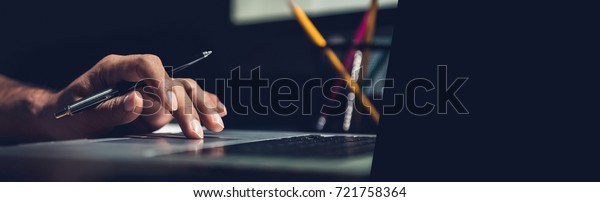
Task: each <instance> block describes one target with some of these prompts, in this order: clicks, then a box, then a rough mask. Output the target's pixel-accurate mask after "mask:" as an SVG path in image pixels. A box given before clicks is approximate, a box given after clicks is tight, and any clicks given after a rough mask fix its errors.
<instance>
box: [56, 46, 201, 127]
mask: <svg viewBox="0 0 600 202" xmlns="http://www.w3.org/2000/svg"><path fill="white" fill-rule="evenodd" d="M211 53H212V51H204V52H202V57H200V58H198V59H196V60H194V61H191V62H189V63H187V64H184V65H181V66H179V67H176V68H174V69H173V70H172V71H171V73H170V74H169V75H170V76H173V74H174V73H175V72H178V71H181V70H183V69H185V68H187V67H189V66H190V65H193V64H194V63H196V62H198V61H200V60H202V59H204V58H206V57H208V56H209V55H210V54H211ZM138 86H143V84H141V85H138V84H137V82H121V83H119V84H117V86H116V87H114V88H109V89H106V90H103V91H102V92H100V93H97V94H94V95H92V96H89V97H86V98H83V99H81V100H79V101H77V102H75V103H73V104H70V105H67V106H66V107H65V108H63V110H61V111H59V112H56V113H55V114H54V118H56V119H60V118H62V117H65V116H72V115H74V114H76V113H78V112H81V111H83V110H85V109H88V108H90V107H94V106H96V105H98V104H100V103H102V102H104V101H107V100H110V99H111V98H114V97H117V96H120V95H123V94H125V93H127V92H130V91H132V90H134V89H135V88H137V87H138Z"/></svg>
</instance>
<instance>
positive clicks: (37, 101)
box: [0, 75, 53, 140]
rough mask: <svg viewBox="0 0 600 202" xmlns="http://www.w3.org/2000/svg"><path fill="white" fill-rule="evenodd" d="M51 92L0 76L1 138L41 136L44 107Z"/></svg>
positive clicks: (24, 138)
mask: <svg viewBox="0 0 600 202" xmlns="http://www.w3.org/2000/svg"><path fill="white" fill-rule="evenodd" d="M52 94H53V93H52V92H51V91H49V90H47V89H42V88H37V87H32V86H28V85H25V84H22V83H19V82H17V81H15V80H12V79H10V78H8V77H5V76H3V75H0V98H1V99H0V139H9V140H21V139H23V140H27V139H40V138H41V137H42V136H43V135H44V134H43V133H44V131H43V130H42V129H41V128H42V127H41V125H42V123H41V122H42V120H43V118H42V117H40V114H41V113H42V110H43V109H44V107H45V106H46V105H47V104H48V102H50V100H51V97H52V96H51V95H52Z"/></svg>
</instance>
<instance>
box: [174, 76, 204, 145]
mask: <svg viewBox="0 0 600 202" xmlns="http://www.w3.org/2000/svg"><path fill="white" fill-rule="evenodd" d="M173 82H174V84H178V83H179V82H178V81H173ZM171 90H172V91H173V93H174V95H175V96H174V97H172V98H171V99H173V102H177V105H178V107H177V110H175V111H174V112H173V116H174V117H175V119H177V122H178V123H179V127H181V130H182V131H183V134H184V135H185V136H186V137H188V138H192V139H201V138H204V131H203V130H202V125H201V124H200V116H199V115H198V112H197V111H196V109H195V108H194V105H193V104H192V100H191V99H190V97H189V96H188V95H187V93H186V92H185V89H184V88H183V87H182V84H180V83H179V85H174V86H173V87H172V88H171Z"/></svg>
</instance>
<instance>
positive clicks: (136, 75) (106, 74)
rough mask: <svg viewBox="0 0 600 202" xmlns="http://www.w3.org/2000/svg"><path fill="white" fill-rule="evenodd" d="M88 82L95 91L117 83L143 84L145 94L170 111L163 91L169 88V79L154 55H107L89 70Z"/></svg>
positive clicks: (165, 93)
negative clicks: (151, 96) (152, 96)
mask: <svg viewBox="0 0 600 202" xmlns="http://www.w3.org/2000/svg"><path fill="white" fill-rule="evenodd" d="M90 71H91V73H90V74H89V75H90V79H89V80H90V82H91V84H92V86H95V87H96V88H98V89H96V90H101V89H105V88H108V87H112V86H115V85H117V84H118V83H119V82H122V81H128V82H143V83H145V84H146V87H144V88H145V89H146V88H147V89H146V90H144V93H145V94H152V95H155V96H156V98H154V99H157V100H159V103H161V104H163V106H164V107H165V108H167V109H171V108H172V106H170V105H169V104H170V103H169V102H164V101H165V100H167V92H166V91H165V89H169V88H170V84H171V82H170V80H171V79H170V77H169V75H168V74H167V72H166V71H165V68H164V67H163V64H162V62H161V60H160V58H158V57H157V56H155V55H150V54H144V55H129V56H119V55H109V56H106V57H105V58H104V59H102V60H101V61H100V62H98V64H97V65H96V66H95V67H94V68H93V69H92V70H90ZM100 88H101V89H100Z"/></svg>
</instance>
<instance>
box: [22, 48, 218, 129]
mask: <svg viewBox="0 0 600 202" xmlns="http://www.w3.org/2000/svg"><path fill="white" fill-rule="evenodd" d="M122 81H128V82H144V83H145V84H146V86H145V87H143V88H138V89H137V90H136V91H133V92H128V93H126V94H125V95H122V96H120V97H115V98H113V99H111V100H108V101H106V102H104V103H101V104H100V105H98V106H96V107H95V108H93V109H88V110H84V111H82V112H80V113H78V114H76V115H74V116H67V117H63V118H61V119H55V118H54V116H53V114H54V113H55V112H57V111H60V110H61V109H62V108H63V107H64V106H66V105H68V104H71V103H73V102H75V101H77V100H79V99H81V98H84V97H87V96H90V95H93V94H95V93H97V92H99V91H101V90H105V89H107V88H111V87H114V86H115V85H117V83H119V82H122ZM41 97H42V98H41V99H38V100H35V99H34V100H30V101H31V102H33V104H30V105H31V106H32V107H33V108H34V109H32V110H31V112H32V114H33V115H32V117H33V119H34V120H35V123H36V124H34V125H35V127H36V129H37V130H35V131H36V133H38V134H41V135H46V136H47V137H46V138H50V139H70V138H83V137H95V136H100V135H103V134H107V133H108V132H111V131H114V130H118V131H127V132H134V133H143V132H151V131H154V130H156V129H158V128H160V127H162V126H164V125H165V124H167V123H169V122H170V121H171V120H172V119H173V118H175V119H177V122H178V123H179V125H180V127H181V129H182V131H183V134H184V135H185V136H186V137H188V138H193V139H198V138H203V137H204V134H203V131H202V125H204V126H206V128H207V129H209V130H211V131H215V132H219V131H221V130H223V128H224V125H223V121H222V119H221V117H223V116H225V115H226V114H227V112H226V110H225V106H224V105H223V104H222V103H221V102H220V101H219V99H218V98H217V96H215V95H214V94H211V93H208V92H205V91H204V90H202V89H201V88H200V87H199V86H198V85H197V83H196V82H195V80H193V79H178V78H170V77H169V76H168V74H167V72H166V71H165V68H164V67H163V64H162V62H161V61H160V59H159V58H158V57H157V56H154V55H128V56H119V55H109V56H107V57H105V58H103V59H102V60H100V61H99V62H98V63H97V64H96V65H95V66H94V67H92V68H91V69H90V70H88V71H87V72H86V73H84V74H83V75H81V76H80V77H79V78H77V79H75V81H73V82H72V83H71V84H70V85H69V86H67V87H66V88H64V89H63V90H61V91H60V92H58V93H50V92H46V93H45V95H44V96H41ZM40 102H43V103H40ZM32 121H33V120H32ZM46 138H44V139H46Z"/></svg>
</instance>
